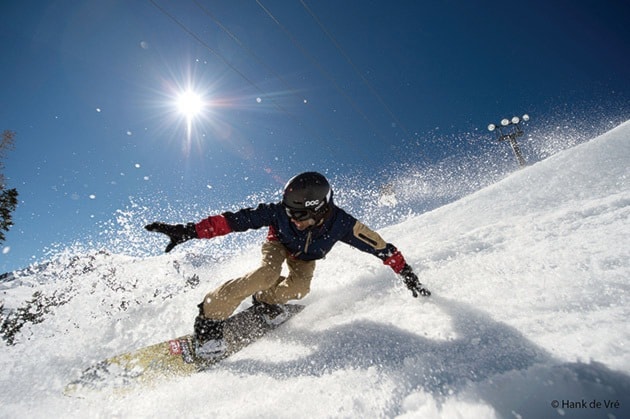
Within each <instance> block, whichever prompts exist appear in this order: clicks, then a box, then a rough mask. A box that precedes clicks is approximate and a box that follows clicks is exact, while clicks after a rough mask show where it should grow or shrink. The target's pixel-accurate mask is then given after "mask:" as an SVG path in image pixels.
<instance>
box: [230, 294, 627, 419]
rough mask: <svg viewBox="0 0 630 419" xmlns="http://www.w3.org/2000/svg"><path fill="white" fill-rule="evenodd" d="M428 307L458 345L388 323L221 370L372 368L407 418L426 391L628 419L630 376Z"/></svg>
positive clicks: (303, 336) (359, 325) (515, 408)
mask: <svg viewBox="0 0 630 419" xmlns="http://www.w3.org/2000/svg"><path fill="white" fill-rule="evenodd" d="M431 300H432V303H434V304H436V305H437V306H438V307H440V308H441V309H442V310H444V311H445V312H446V313H447V314H448V315H449V316H450V317H451V319H452V323H453V328H454V331H455V332H456V336H457V337H456V338H455V339H452V340H447V341H435V340H432V339H429V338H425V337H422V336H418V335H417V334H413V333H410V332H407V331H405V330H402V329H398V328H396V327H395V326H392V325H389V324H382V323H376V322H372V321H357V322H354V323H351V324H347V325H343V326H339V327H335V328H332V329H327V330H325V331H321V332H308V331H302V330H300V332H299V333H296V334H295V336H293V337H292V339H293V340H294V341H295V342H296V343H299V344H302V345H305V346H308V347H313V348H316V349H315V350H314V351H313V353H311V354H309V355H308V356H304V357H302V358H300V359H297V360H292V361H286V362H265V361H258V360H239V361H233V362H229V363H225V364H223V365H222V367H221V368H222V369H228V370H231V371H234V372H235V373H240V374H267V375H270V376H273V377H275V378H278V379H283V378H289V377H297V376H304V375H309V376H322V375H324V374H330V373H332V372H334V371H338V370H346V369H367V368H370V367H376V368H378V369H379V370H380V371H383V372H386V374H387V376H388V377H392V378H393V379H394V381H395V382H396V383H397V389H396V392H395V394H394V396H393V400H391V406H392V407H391V411H390V412H389V414H391V415H396V414H400V413H404V412H402V411H401V406H402V402H403V401H404V400H405V399H406V398H407V397H409V396H412V395H413V394H414V393H420V392H424V393H429V394H431V395H432V396H433V397H434V398H435V399H436V400H437V401H438V403H443V402H445V401H446V400H447V398H449V397H452V396H455V395H457V396H458V397H459V398H460V399H461V400H465V401H475V402H478V401H480V400H483V401H485V402H486V403H488V404H489V405H491V406H492V407H493V408H494V409H495V411H496V412H497V413H498V414H499V415H501V416H503V417H514V415H515V413H516V414H518V415H521V416H524V417H550V416H558V417H561V416H565V417H566V416H568V417H589V418H593V417H608V416H607V415H608V414H612V415H614V416H615V417H618V418H619V417H630V376H628V375H627V374H624V373H622V372H617V371H613V370H610V369H609V368H607V367H606V366H604V365H603V364H601V363H598V362H591V363H588V364H586V363H581V362H577V363H562V362H560V361H559V360H556V359H554V358H553V357H552V356H551V354H549V353H548V352H547V351H545V350H544V349H543V348H541V347H539V346H537V345H536V344H534V343H533V342H531V341H529V340H528V339H527V338H526V337H525V336H523V335H522V334H521V333H520V332H518V331H517V330H516V329H514V328H513V327H511V326H508V325H506V324H504V323H501V322H497V321H495V320H493V319H492V318H491V317H490V316H488V315H486V314H484V313H483V312H482V311H480V310H477V309H474V308H472V307H470V306H468V305H466V304H463V303H461V302H455V301H453V300H447V299H444V298H441V297H431ZM554 401H557V402H558V406H557V407H555V403H554ZM616 401H618V402H619V404H618V405H612V406H610V405H609V406H608V407H606V405H605V403H614V402H616ZM591 402H599V403H600V404H601V406H597V407H592V406H591ZM552 403H553V404H554V406H553V407H552ZM584 403H586V408H584V407H583V406H584Z"/></svg>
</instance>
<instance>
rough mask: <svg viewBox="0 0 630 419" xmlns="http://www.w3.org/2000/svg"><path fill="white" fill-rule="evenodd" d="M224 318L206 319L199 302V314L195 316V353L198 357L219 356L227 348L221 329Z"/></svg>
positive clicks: (213, 357) (223, 325) (209, 357)
mask: <svg viewBox="0 0 630 419" xmlns="http://www.w3.org/2000/svg"><path fill="white" fill-rule="evenodd" d="M224 328H225V320H213V319H207V318H206V317H204V315H203V303H202V304H199V315H198V316H197V317H196V318H195V353H196V354H197V356H198V357H199V358H203V359H216V358H221V357H222V356H223V354H225V351H226V350H227V345H226V343H225V339H224V338H223V329H224Z"/></svg>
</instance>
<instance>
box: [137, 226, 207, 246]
mask: <svg viewBox="0 0 630 419" xmlns="http://www.w3.org/2000/svg"><path fill="white" fill-rule="evenodd" d="M144 228H145V229H146V230H148V231H155V232H157V233H162V234H166V235H167V236H168V237H169V238H170V239H171V242H170V243H169V244H168V246H166V249H165V250H164V251H165V252H166V253H168V252H170V251H171V250H173V248H174V247H175V246H177V245H178V244H181V243H184V242H185V241H188V240H190V239H196V238H198V236H197V230H196V229H195V223H188V224H186V225H184V224H165V223H160V222H154V223H151V224H148V225H146V226H144Z"/></svg>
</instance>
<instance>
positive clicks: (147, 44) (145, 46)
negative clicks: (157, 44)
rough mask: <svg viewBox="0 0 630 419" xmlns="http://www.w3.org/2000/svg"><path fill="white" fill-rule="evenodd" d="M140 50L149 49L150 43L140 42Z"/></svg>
mask: <svg viewBox="0 0 630 419" xmlns="http://www.w3.org/2000/svg"><path fill="white" fill-rule="evenodd" d="M140 48H142V49H149V43H148V42H147V41H140Z"/></svg>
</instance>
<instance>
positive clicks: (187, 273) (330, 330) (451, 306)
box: [0, 122, 630, 418]
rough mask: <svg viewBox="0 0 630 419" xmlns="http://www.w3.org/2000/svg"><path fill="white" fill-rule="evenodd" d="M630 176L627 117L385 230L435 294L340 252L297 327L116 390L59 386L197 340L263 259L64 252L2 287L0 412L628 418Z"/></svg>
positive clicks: (319, 276)
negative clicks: (202, 317) (205, 321)
mask: <svg viewBox="0 0 630 419" xmlns="http://www.w3.org/2000/svg"><path fill="white" fill-rule="evenodd" d="M629 168H630V123H629V122H626V123H625V124H623V125H621V126H619V127H617V128H615V129H613V130H612V131H610V132H608V133H606V134H604V135H602V136H600V137H598V138H595V139H593V140H591V141H589V142H586V143H584V144H581V145H579V146H576V147H574V148H572V149H569V150H566V151H563V152H561V153H559V154H556V155H554V156H552V157H550V158H548V159H546V160H544V161H542V162H539V163H537V164H535V165H533V166H531V167H528V168H526V169H523V170H520V171H518V172H516V173H514V174H512V175H510V176H508V177H507V178H505V179H503V180H502V181H500V182H498V183H496V184H494V185H492V186H490V187H487V188H485V189H482V190H480V191H478V192H476V193H474V194H472V195H469V196H467V197H465V198H463V199H460V200H459V201H457V202H454V203H452V204H449V205H447V206H444V207H441V208H439V209H437V210H434V211H431V212H429V213H426V214H423V215H419V216H412V217H410V218H408V219H407V220H406V221H404V222H402V223H400V224H397V225H392V226H389V227H386V228H384V229H382V230H380V233H381V234H382V235H383V236H384V237H385V238H386V239H387V240H388V241H391V242H393V243H395V244H396V245H397V246H398V247H399V248H400V249H401V250H402V251H403V252H404V254H405V255H406V257H407V259H408V261H409V262H410V263H411V264H412V265H413V266H415V267H416V270H417V271H418V273H419V275H420V277H421V280H422V282H424V283H426V284H427V285H428V286H429V288H430V289H431V290H432V291H433V293H434V295H433V296H432V297H431V298H429V299H413V298H412V297H411V295H410V293H409V292H408V291H407V290H406V289H404V287H402V286H401V285H400V281H399V280H398V278H396V277H395V275H393V273H392V272H391V271H390V270H389V269H388V268H386V267H384V266H382V265H381V264H380V262H379V261H378V260H377V259H374V258H373V257H371V256H369V255H365V254H362V253H359V252H357V251H356V250H354V249H351V248H349V247H347V246H345V245H343V244H340V245H338V246H337V247H336V248H335V250H334V251H333V252H332V254H331V255H330V256H329V257H328V258H327V259H326V260H324V261H321V262H320V263H319V265H318V269H317V271H316V275H315V279H314V282H313V287H312V292H311V294H310V295H309V296H307V297H306V298H305V299H304V300H303V301H304V303H305V304H306V305H307V308H306V309H305V310H304V311H303V312H302V314H300V315H299V316H297V317H296V318H295V319H293V320H292V321H291V322H290V323H289V324H287V325H285V326H284V327H283V328H281V329H279V330H277V331H275V332H273V333H272V334H271V335H269V336H268V337H266V338H265V339H263V340H261V341H259V342H257V343H255V344H253V345H251V346H250V347H248V348H246V349H245V350H243V351H242V352H240V353H239V354H237V355H235V356H233V357H232V358H230V359H229V360H227V361H226V362H224V363H222V364H221V366H220V367H218V368H216V369H214V370H211V371H208V372H205V373H202V374H197V375H195V376H193V377H190V378H186V379H178V380H173V381H170V382H162V383H159V384H158V385H156V386H155V387H153V388H144V389H137V390H134V391H131V392H130V393H128V394H124V395H120V394H115V393H113V392H111V391H103V392H100V393H94V394H89V395H88V396H87V397H86V398H84V399H75V398H68V397H64V396H63V395H62V394H61V392H62V389H63V387H64V385H65V384H66V383H67V382H69V381H70V380H72V379H74V378H76V377H77V376H78V374H79V372H80V371H81V370H82V369H84V368H85V367H87V366H89V365H90V364H91V363H93V362H96V361H99V360H101V359H103V358H106V357H108V356H111V355H113V354H116V353H119V352H124V351H126V350H129V349H132V348H135V347H138V346H141V345H147V344H150V343H154V342H157V341H161V340H165V339H168V338H171V337H173V336H175V335H180V334H182V333H184V332H188V331H190V329H191V327H192V320H193V318H194V316H195V314H196V307H195V305H196V304H197V302H198V301H200V300H201V299H202V297H203V295H204V294H205V292H206V291H208V290H210V289H212V288H213V287H214V286H216V285H218V284H220V283H221V282H222V281H224V280H226V279H229V278H231V277H233V276H236V275H239V274H241V273H243V272H245V271H247V270H248V269H251V268H253V267H255V266H256V265H257V263H258V252H259V250H258V248H257V247H251V248H248V249H243V250H242V254H239V255H238V256H233V257H224V258H215V259H209V258H205V259H204V258H202V257H197V256H196V255H195V254H186V252H187V251H191V249H195V251H197V250H198V249H199V248H200V246H201V247H202V248H203V249H204V251H205V252H208V253H210V254H212V253H213V250H214V249H216V248H217V247H219V246H221V239H218V240H217V241H207V242H206V241H204V242H203V243H201V244H200V242H196V243H194V244H185V245H183V246H180V248H181V249H178V250H179V253H175V254H173V255H171V254H169V255H164V256H159V257H149V258H131V257H128V256H120V255H111V254H108V253H106V252H96V253H92V254H88V255H78V256H77V255H68V256H67V257H65V258H61V259H59V260H57V261H55V262H54V263H51V264H49V265H47V266H45V267H44V268H42V269H41V270H40V271H38V272H33V273H31V274H29V273H23V274H22V275H21V276H19V277H18V278H16V279H13V280H11V281H5V282H3V283H0V292H1V294H0V295H1V298H2V302H3V305H4V311H3V312H4V316H5V317H4V318H5V319H7V318H9V317H10V316H12V315H13V316H15V315H16V313H22V318H30V319H31V321H30V322H26V323H23V324H22V325H21V327H19V328H16V330H14V332H15V334H14V335H12V338H13V340H14V344H13V345H10V346H9V345H7V346H4V347H3V348H2V352H3V354H2V357H1V359H0V389H1V391H0V417H7V418H17V417H31V418H43V417H64V418H65V417H70V418H72V417H77V418H79V417H80V418H85V417H96V418H98V417H134V418H137V417H147V418H149V417H151V418H156V417H157V418H161V417H165V418H166V417H169V418H170V417H269V418H271V417H274V418H276V417H315V418H319V417H421V418H439V417H442V418H451V417H463V418H468V417H474V418H494V417H504V418H512V417H516V418H520V417H523V418H542V417H585V418H597V417H603V418H609V417H616V418H624V417H625V418H627V417H630V350H629V344H630V339H629V337H630V328H629V327H628V323H627V319H628V318H629V317H630V301H629V298H628V291H629V288H630V287H629V280H628V278H629V277H630V221H629V220H630V181H629V178H630V169H629ZM260 237H261V239H262V237H263V236H262V235H261V236H260ZM186 246H189V247H186ZM34 293H37V294H36V295H35V296H36V297H37V298H34ZM36 301H38V302H40V305H39V306H38V305H37V304H36V303H35V302H36ZM246 305H247V303H244V304H243V305H242V307H245V306H246ZM19 310H21V311H19ZM10 313H13V314H10ZM38 313H39V314H38ZM27 314H28V315H27ZM33 319H34V322H33V321H32V320H33ZM17 323H19V322H13V325H14V327H15V324H17ZM5 324H7V322H6V321H5ZM3 334H4V335H5V336H6V330H3ZM556 402H557V403H558V405H557V406H556Z"/></svg>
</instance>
